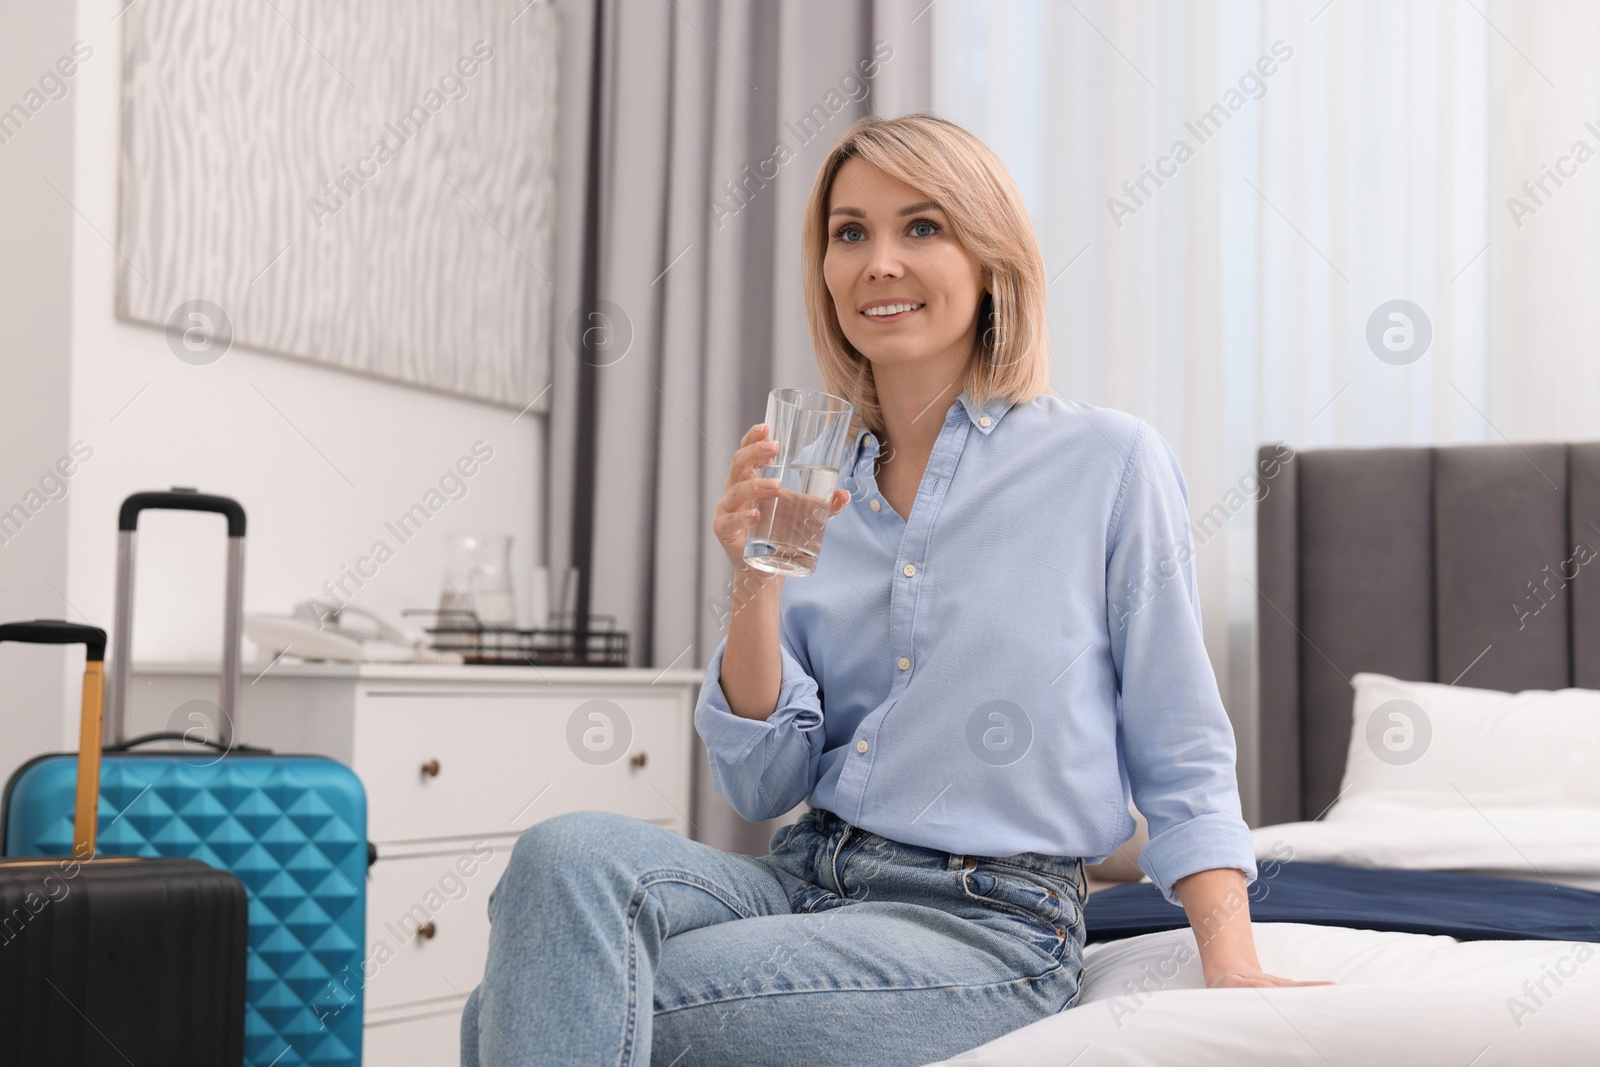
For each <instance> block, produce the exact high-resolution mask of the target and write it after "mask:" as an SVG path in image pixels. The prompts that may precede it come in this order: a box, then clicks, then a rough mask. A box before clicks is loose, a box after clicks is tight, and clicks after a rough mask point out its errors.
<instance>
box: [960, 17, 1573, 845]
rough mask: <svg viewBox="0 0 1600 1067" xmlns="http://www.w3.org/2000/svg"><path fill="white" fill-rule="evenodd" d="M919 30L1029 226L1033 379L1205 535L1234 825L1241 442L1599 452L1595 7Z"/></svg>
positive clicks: (1243, 573)
mask: <svg viewBox="0 0 1600 1067" xmlns="http://www.w3.org/2000/svg"><path fill="white" fill-rule="evenodd" d="M930 15H931V16H932V18H933V20H934V24H933V40H934V45H933V61H932V75H933V86H934V89H933V94H934V110H936V111H937V112H939V113H940V114H943V115H945V116H947V117H949V118H951V119H953V120H955V121H957V122H960V123H962V124H963V125H965V126H966V127H967V128H969V129H971V130H973V131H974V132H975V133H977V134H978V135H979V136H980V137H982V138H983V139H984V140H985V141H986V142H987V143H988V144H989V145H990V146H992V147H993V148H994V149H995V150H996V151H997V152H998V153H999V154H1000V155H1001V156H1002V158H1003V159H1004V160H1005V161H1006V164H1007V166H1008V167H1009V168H1010V169H1011V171H1012V173H1013V175H1014V176H1015V177H1016V179H1017V181H1018V183H1019V185H1020V186H1021V188H1022V191H1023V194H1024V196H1025V197H1026V198H1027V202H1028V205H1029V207H1030V209H1031V211H1032V213H1033V219H1034V222H1035V225H1036V226H1037V228H1038V232H1039V236H1040V240H1041V242H1042V245H1043V251H1044V258H1045V264H1046V269H1047V272H1048V275H1049V277H1050V279H1051V289H1050V294H1051V342H1052V350H1053V363H1054V384H1055V387H1056V389H1057V391H1058V392H1059V393H1061V394H1062V395H1063V396H1066V397H1069V398H1073V399H1081V400H1085V401H1088V402H1091V403H1096V404H1104V405H1108V406H1111V407H1115V408H1120V409H1122V410H1125V411H1131V412H1133V413H1135V414H1137V415H1140V416H1142V417H1144V418H1145V419H1147V420H1149V421H1150V422H1151V423H1152V424H1153V425H1154V426H1156V427H1157V428H1158V429H1159V430H1160V431H1161V432H1162V434H1163V435H1164V436H1166V438H1167V439H1168V440H1169V441H1170V442H1171V443H1172V445H1173V447H1174V448H1175V449H1176V450H1177V452H1178V455H1179V457H1180V459H1181V461H1182V463H1183V468H1184V471H1185V474H1186V477H1187V480H1188V485H1189V503H1190V508H1191V514H1192V516H1194V517H1195V518H1197V519H1198V518H1199V517H1200V516H1202V515H1204V514H1206V513H1208V512H1209V513H1211V515H1212V516H1213V520H1212V522H1211V523H1210V524H1208V525H1207V526H1206V527H1204V528H1203V530H1201V531H1198V532H1197V533H1196V538H1195V540H1196V549H1197V551H1196V561H1197V568H1198V572H1199V579H1200V584H1201V594H1202V614H1203V616H1204V619H1205V626H1206V642H1207V645H1208V647H1209V649H1210V651H1211V655H1212V662H1213V665H1214V667H1215V669H1216V673H1217V678H1218V682H1219V685H1220V687H1221V689H1222V694H1223V698H1224V700H1225V702H1226V703H1227V706H1228V709H1229V713H1230V715H1231V716H1232V717H1233V721H1234V726H1235V731H1236V734H1237V736H1238V739H1239V774H1240V781H1241V792H1242V794H1243V800H1244V805H1245V814H1246V816H1247V818H1250V819H1251V820H1252V821H1254V819H1255V810H1256V809H1255V805H1256V782H1257V768H1258V765H1259V764H1258V761H1259V760H1262V759H1272V758H1276V754H1274V753H1261V752H1258V751H1257V746H1256V743H1255V736H1256V732H1255V722H1256V718H1255V692H1254V690H1255V663H1254V656H1255V639H1254V625H1255V592H1254V588H1253V583H1254V580H1255V574H1254V521H1255V510H1254V503H1255V499H1256V497H1257V495H1258V494H1259V493H1261V492H1263V491H1266V492H1270V491H1271V487H1270V483H1267V484H1266V486H1265V488H1264V490H1263V489H1262V488H1260V487H1259V486H1260V483H1258V482H1257V481H1256V480H1255V478H1254V476H1255V474H1256V449H1257V447H1258V446H1259V445H1260V444H1262V443H1265V442H1271V441H1280V440H1281V441H1285V442H1287V443H1288V444H1289V445H1290V446H1292V447H1293V448H1294V449H1296V450H1299V449H1302V448H1315V447H1326V446H1331V445H1380V444H1433V443H1437V444H1448V443H1470V442H1492V441H1503V440H1512V441H1517V440H1555V439H1581V438H1592V437H1595V436H1600V403H1597V402H1600V359H1596V351H1595V350H1596V343H1595V339H1596V337H1597V336H1600V332H1597V325H1600V324H1597V323H1596V321H1595V319H1596V316H1597V315H1600V247H1597V243H1596V240H1595V238H1596V236H1597V235H1600V227H1597V223H1600V218H1597V215H1600V159H1589V158H1588V157H1587V156H1586V155H1585V154H1584V153H1583V152H1582V151H1581V150H1579V149H1578V147H1577V145H1576V144H1575V142H1578V141H1583V142H1585V143H1586V144H1587V145H1588V147H1589V149H1590V154H1592V153H1593V152H1594V151H1600V67H1597V65H1596V64H1595V63H1594V62H1593V58H1592V57H1593V56H1594V54H1595V52H1596V49H1597V46H1600V5H1594V4H1590V3H1587V2H1578V0H1574V2H1571V3H1535V2H1500V3H1494V2H1491V0H1450V2H1438V3H1425V2H1419V3H1407V4H1394V3H1389V2H1386V0H1332V2H1327V0H1311V2H1308V3H1262V2H1242V0H1241V2H1236V3H1203V2H1202V3H1192V4H1174V3H1158V2H1154V0H1144V2H1139V0H1115V2H1111V0H1031V2H1023V0H1014V2H1002V0H996V2H993V3H981V2H977V0H939V2H938V3H937V4H935V5H934V6H933V8H932V9H931V10H930ZM1586 122H1588V123H1592V128H1591V127H1589V126H1586V125H1585V123H1586ZM1579 157H1583V158H1582V161H1581V162H1580V161H1579ZM1546 165H1547V166H1548V167H1549V168H1550V169H1552V170H1555V171H1557V172H1558V174H1557V176H1558V177H1559V178H1560V181H1561V182H1562V183H1564V184H1561V185H1557V184H1556V182H1555V181H1554V180H1553V179H1549V178H1546V179H1545V180H1544V183H1543V186H1542V187H1541V186H1540V185H1539V184H1538V182H1539V179H1540V178H1541V177H1542V176H1543V175H1544V174H1545V169H1544V168H1545V166H1546ZM1525 180H1530V181H1532V182H1534V183H1535V184H1534V194H1533V195H1537V197H1538V201H1539V202H1538V203H1537V204H1536V203H1534V201H1533V200H1532V199H1530V194H1528V193H1527V192H1526V191H1524V190H1523V189H1522V183H1523V182H1524V181H1525ZM1512 196H1517V197H1519V198H1520V199H1521V200H1523V201H1525V202H1526V205H1525V206H1526V207H1531V208H1532V209H1533V210H1532V212H1531V213H1529V212H1528V211H1527V210H1524V209H1517V208H1516V207H1515V205H1514V204H1509V203H1508V198H1509V197H1512ZM1397 300H1404V301H1409V302H1410V303H1411V304H1413V305H1415V308H1416V309H1420V313H1419V311H1417V310H1411V309H1408V308H1400V309H1399V310H1400V312H1401V313H1402V314H1403V315H1404V318H1399V319H1392V318H1390V317H1389V316H1388V314H1387V311H1388V309H1382V312H1381V313H1380V314H1378V320H1379V322H1378V325H1377V328H1376V332H1377V335H1378V337H1379V339H1380V341H1379V344H1378V346H1377V348H1374V346H1373V345H1372V344H1371V343H1370V342H1369V333H1370V332H1372V331H1371V330H1369V324H1370V323H1371V321H1372V320H1373V319H1374V314H1375V313H1378V312H1380V309H1381V307H1382V305H1385V304H1387V303H1388V302H1390V301H1397ZM1386 330H1387V331H1395V332H1390V333H1389V337H1388V343H1389V345H1390V346H1393V347H1385V345H1384V344H1383V341H1382V338H1383V336H1384V332H1385V331H1386ZM1407 331H1409V333H1408V332H1407ZM1425 333H1428V334H1431V339H1430V340H1429V342H1428V346H1427V348H1426V349H1425V350H1424V349H1422V348H1421V345H1420V343H1419V342H1420V339H1421V338H1422V337H1423V336H1424V334H1425ZM1408 337H1409V341H1408ZM1380 353H1381V354H1382V357H1383V358H1380ZM1219 506H1220V510H1218V508H1219ZM1218 517H1221V522H1220V527H1219V526H1217V525H1216V523H1217V521H1218ZM1596 544H1597V545H1600V537H1597V539H1596Z"/></svg>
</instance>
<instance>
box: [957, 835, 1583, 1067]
mask: <svg viewBox="0 0 1600 1067" xmlns="http://www.w3.org/2000/svg"><path fill="white" fill-rule="evenodd" d="M1253 834H1254V837H1255V842H1256V856H1257V858H1258V862H1259V865H1260V867H1261V870H1260V876H1262V877H1270V871H1271V868H1270V866H1269V865H1268V864H1269V862H1270V861H1271V860H1305V861H1312V862H1318V863H1337V864H1340V865H1343V866H1351V867H1397V868H1404V869H1410V870H1449V871H1460V872H1463V873H1473V874H1484V875H1494V876H1499V877H1511V878H1528V879H1535V880H1540V881H1547V882H1550V883H1552V884H1556V885H1570V886H1574V887H1576V888H1580V889H1588V890H1600V812H1596V811H1594V810H1593V809H1543V808H1503V809H1478V808H1465V809H1439V810H1418V809H1416V808H1406V809H1403V810H1401V809H1395V808H1386V807H1383V806H1381V805H1345V804H1341V805H1340V806H1339V807H1338V808H1337V809H1336V810H1335V811H1334V812H1330V813H1329V817H1328V818H1327V819H1326V820H1324V821H1321V822H1299V823H1282V824H1278V825H1274V826H1264V827H1260V828H1258V829H1256V830H1255V831H1253ZM1253 928H1254V931H1255V941H1256V951H1257V954H1258V956H1259V957H1260V960H1261V966H1262V969H1263V970H1265V971H1266V972H1267V973H1268V974H1275V975H1280V976H1282V977H1286V978H1297V979H1308V980H1309V979H1329V980H1332V981H1333V982H1335V983H1337V984H1336V985H1331V986H1302V987H1292V988H1279V989H1206V988H1205V982H1204V979H1203V977H1202V973H1201V969H1200V959H1199V955H1198V953H1197V951H1196V948H1195V942H1194V933H1193V931H1191V930H1189V929H1188V928H1184V929H1180V930H1168V931H1164V932H1161V933H1154V934H1145V935H1143V936H1141V937H1132V938H1126V939H1123V940H1119V941H1110V942H1103V943H1100V944H1094V945H1089V946H1088V947H1087V948H1086V949H1085V952H1084V964H1085V967H1086V969H1087V970H1086V974H1085V979H1084V988H1083V992H1082V994H1081V996H1080V997H1079V1000H1078V1003H1077V1004H1075V1005H1074V1006H1073V1007H1072V1008H1069V1009H1068V1010H1067V1011H1064V1012H1062V1013H1061V1014H1059V1015H1055V1016H1052V1017H1050V1018H1048V1019H1041V1020H1040V1021H1038V1022H1036V1023H1034V1024H1033V1025H1031V1026H1028V1027H1024V1028H1023V1029H1021V1030H1018V1031H1015V1032H1014V1033H1011V1034H1007V1035H1006V1036H1005V1037H1002V1038H998V1039H996V1040H994V1041H991V1042H989V1043H988V1044H986V1045H983V1046H981V1047H980V1048H976V1049H973V1050H971V1051H969V1052H966V1053H963V1054H961V1055H959V1056H956V1057H954V1058H952V1059H949V1060H941V1061H939V1063H941V1064H962V1065H965V1067H1002V1065H1004V1067H1096V1065H1102V1064H1119V1065H1121V1064H1148V1065H1152V1067H1153V1065H1157V1064H1173V1063H1182V1064H1185V1065H1196V1064H1211V1063H1216V1064H1229V1065H1235V1064H1254V1063H1266V1064H1283V1065H1294V1064H1315V1065H1319V1067H1328V1065H1335V1067H1342V1065H1344V1064H1351V1065H1361V1067H1367V1065H1384V1067H1408V1065H1413V1064H1415V1065H1423V1064H1427V1065H1443V1067H1491V1065H1496V1064H1505V1065H1521V1064H1548V1065H1553V1067H1563V1065H1566V1064H1574V1065H1577V1064H1585V1065H1593V1064H1597V1063H1600V945H1597V944H1591V943H1588V942H1572V941H1467V942H1461V941H1457V940H1455V939H1454V938H1450V937H1440V936H1434V935H1427V934H1401V933H1389V932H1383V931H1376V930H1349V929H1343V928H1339V927H1330V926H1313V925H1307V924H1302V923H1256V924H1254V927H1253ZM1184 950H1186V951H1184ZM1184 961H1186V962H1184ZM929 1067H932V1065H929Z"/></svg>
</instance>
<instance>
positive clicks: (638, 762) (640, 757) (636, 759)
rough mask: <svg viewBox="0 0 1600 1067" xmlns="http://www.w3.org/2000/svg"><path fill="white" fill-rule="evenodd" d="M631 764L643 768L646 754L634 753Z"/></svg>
mask: <svg viewBox="0 0 1600 1067" xmlns="http://www.w3.org/2000/svg"><path fill="white" fill-rule="evenodd" d="M630 762H631V763H632V764H633V765H634V766H635V767H643V766H644V753H643V752H636V753H634V756H633V759H632V760H631V761H630Z"/></svg>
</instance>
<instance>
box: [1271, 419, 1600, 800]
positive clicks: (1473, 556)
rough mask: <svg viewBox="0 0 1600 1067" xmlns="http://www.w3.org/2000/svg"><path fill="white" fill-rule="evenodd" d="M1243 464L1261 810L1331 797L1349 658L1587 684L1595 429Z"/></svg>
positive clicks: (1348, 696) (1591, 649) (1599, 535)
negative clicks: (1558, 437) (1252, 490)
mask: <svg viewBox="0 0 1600 1067" xmlns="http://www.w3.org/2000/svg"><path fill="white" fill-rule="evenodd" d="M1284 455H1291V458H1290V459H1288V460H1286V461H1282V460H1279V459H1278V458H1279V457H1281V456H1284ZM1260 460H1261V464H1262V466H1261V470H1262V471H1263V472H1267V471H1270V470H1271V469H1272V468H1271V467H1270V466H1269V464H1270V463H1272V462H1273V461H1278V462H1277V473H1276V475H1275V476H1273V477H1271V478H1270V479H1267V480H1264V485H1265V486H1266V495H1265V496H1264V497H1262V498H1261V499H1260V501H1259V504H1258V509H1257V513H1256V532H1257V556H1256V574H1257V582H1256V586H1257V589H1258V590H1259V596H1258V597H1257V620H1258V630H1257V633H1258V645H1257V648H1258V652H1259V666H1258V672H1259V674H1258V679H1259V682H1260V692H1259V698H1260V751H1261V818H1262V822H1263V824H1266V823H1277V822H1294V821H1297V820H1300V819H1311V818H1314V817H1316V816H1317V815H1318V814H1320V813H1321V812H1322V811H1323V810H1324V809H1326V808H1327V807H1328V805H1329V804H1331V803H1332V802H1333V800H1334V798H1335V797H1336V796H1337V795H1338V792H1339V783H1340V780H1341V778H1342V777H1343V774H1344V764H1345V754H1346V751H1347V747H1348V745H1349V742H1350V709H1351V703H1352V698H1353V693H1352V691H1351V689H1350V685H1349V678H1350V676H1351V675H1353V674H1355V673H1356V672H1357V671H1372V672H1376V673H1379V674H1387V675H1391V676H1393V677H1396V678H1405V679H1410V680H1413V681H1430V682H1447V683H1448V682H1459V684H1461V685H1467V686H1472V687H1474V688H1478V689H1502V690H1507V691H1515V690H1519V689H1561V688H1564V687H1567V686H1578V687H1581V688H1585V689H1600V442H1584V443H1581V444H1544V443H1541V444H1519V445H1509V444H1507V445H1458V446H1448V447H1438V448H1327V449H1316V450H1311V451H1305V452H1299V453H1291V452H1290V450H1289V449H1287V448H1286V447H1285V446H1281V445H1276V444H1274V445H1265V446H1263V447H1262V448H1261V451H1260Z"/></svg>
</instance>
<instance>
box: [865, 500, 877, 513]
mask: <svg viewBox="0 0 1600 1067" xmlns="http://www.w3.org/2000/svg"><path fill="white" fill-rule="evenodd" d="M879 506H880V505H879V504H878V502H877V501H876V500H869V501H867V507H869V508H871V509H872V510H873V511H877V510H878V508H879Z"/></svg>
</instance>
